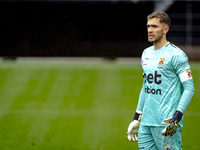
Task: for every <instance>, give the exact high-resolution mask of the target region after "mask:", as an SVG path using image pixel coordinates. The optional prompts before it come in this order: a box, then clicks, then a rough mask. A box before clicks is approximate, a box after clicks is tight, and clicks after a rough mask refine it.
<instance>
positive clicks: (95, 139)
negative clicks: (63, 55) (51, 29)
mask: <svg viewBox="0 0 200 150" xmlns="http://www.w3.org/2000/svg"><path fill="white" fill-rule="evenodd" d="M191 68H192V73H193V78H194V83H195V90H196V91H195V95H194V97H193V99H192V101H191V103H190V105H189V107H188V109H187V110H186V112H185V115H184V128H183V130H182V142H183V149H185V150H188V149H192V150H198V149H200V144H199V143H198V142H199V138H200V129H199V124H200V109H199V107H200V77H199V75H200V63H193V62H192V63H191ZM141 86H142V69H141V66H140V65H139V63H131V62H130V63H125V64H123V63H115V62H106V61H105V62H102V63H97V64H94V63H93V62H91V63H81V62H80V63H58V64H56V63H42V62H41V63H40V62H35V63H27V62H22V63H16V62H2V63H0V150H122V149H124V150H125V149H127V150H128V149H137V143H136V142H135V143H133V142H129V141H128V140H127V134H126V132H127V127H128V125H129V123H130V122H131V121H132V117H133V115H134V112H135V109H136V105H137V101H138V97H139V92H140V89H141Z"/></svg>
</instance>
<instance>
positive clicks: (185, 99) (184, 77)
mask: <svg viewBox="0 0 200 150" xmlns="http://www.w3.org/2000/svg"><path fill="white" fill-rule="evenodd" d="M179 78H180V80H181V82H182V85H183V88H184V91H183V94H182V96H181V99H180V101H179V104H178V108H177V111H176V112H175V114H174V116H173V117H170V118H167V119H165V120H163V122H162V124H164V125H165V124H167V123H170V125H168V126H167V127H166V128H165V129H164V130H163V131H162V134H163V135H165V136H168V137H172V136H173V135H174V134H175V133H176V130H177V127H178V123H179V121H180V120H181V118H182V116H183V113H184V112H185V110H186V109H187V107H188V105H189V103H190V101H191V99H192V97H193V95H194V82H193V79H192V74H191V70H190V69H188V70H186V71H184V72H182V73H180V74H179Z"/></svg>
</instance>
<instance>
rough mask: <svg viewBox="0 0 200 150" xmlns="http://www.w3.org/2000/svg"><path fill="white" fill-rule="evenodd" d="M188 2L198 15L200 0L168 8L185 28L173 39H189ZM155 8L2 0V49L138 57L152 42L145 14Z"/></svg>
mask: <svg viewBox="0 0 200 150" xmlns="http://www.w3.org/2000/svg"><path fill="white" fill-rule="evenodd" d="M188 3H189V5H190V7H192V13H194V14H195V15H197V18H198V17H199V14H200V9H199V8H198V7H199V6H200V2H175V3H174V4H173V5H172V6H171V7H170V8H169V9H168V10H167V11H166V12H167V13H168V14H169V16H170V17H171V18H172V26H173V25H176V26H177V25H181V26H182V28H183V30H178V29H177V28H176V26H175V27H172V29H171V30H170V32H169V34H168V37H169V39H170V40H171V42H173V43H174V44H179V45H180V44H181V45H185V43H186V36H187V33H186V10H187V8H186V7H187V6H188ZM153 8H154V4H153V2H151V1H149V2H138V3H131V2H116V3H113V2H19V1H18V2H0V18H1V23H0V41H1V44H0V55H1V56H95V57H96V56H98V57H104V56H107V57H137V56H140V55H141V53H142V51H143V50H144V49H145V48H146V47H147V46H149V45H151V43H148V42H147V31H146V16H147V15H148V14H150V13H152V11H153ZM177 14H182V15H181V16H182V18H180V17H175V16H177ZM192 23H193V24H194V25H198V24H199V21H195V20H194V21H193V22H192ZM191 33H192V37H193V41H192V43H191V44H192V45H199V44H200V43H199V38H198V37H199V32H194V33H193V31H191Z"/></svg>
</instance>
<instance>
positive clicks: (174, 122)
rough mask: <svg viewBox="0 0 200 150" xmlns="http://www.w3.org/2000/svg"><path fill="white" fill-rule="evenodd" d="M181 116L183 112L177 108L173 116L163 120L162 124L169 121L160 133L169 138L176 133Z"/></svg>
mask: <svg viewBox="0 0 200 150" xmlns="http://www.w3.org/2000/svg"><path fill="white" fill-rule="evenodd" d="M182 116H183V113H182V112H181V111H178V110H177V111H176V112H175V114H174V116H173V117H170V118H167V119H165V120H163V122H162V124H163V125H165V124H167V123H169V125H168V126H167V127H166V128H165V129H164V130H162V134H163V135H164V136H168V137H169V138H171V137H172V136H173V135H174V134H175V133H176V130H177V127H178V123H179V121H180V120H181V118H182Z"/></svg>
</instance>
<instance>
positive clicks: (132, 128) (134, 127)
mask: <svg viewBox="0 0 200 150" xmlns="http://www.w3.org/2000/svg"><path fill="white" fill-rule="evenodd" d="M141 116H142V115H141V114H138V113H137V112H136V113H135V116H134V118H133V121H132V122H131V123H130V124H129V127H128V132H127V134H128V140H129V141H133V142H135V141H138V130H139V127H140V121H141Z"/></svg>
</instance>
